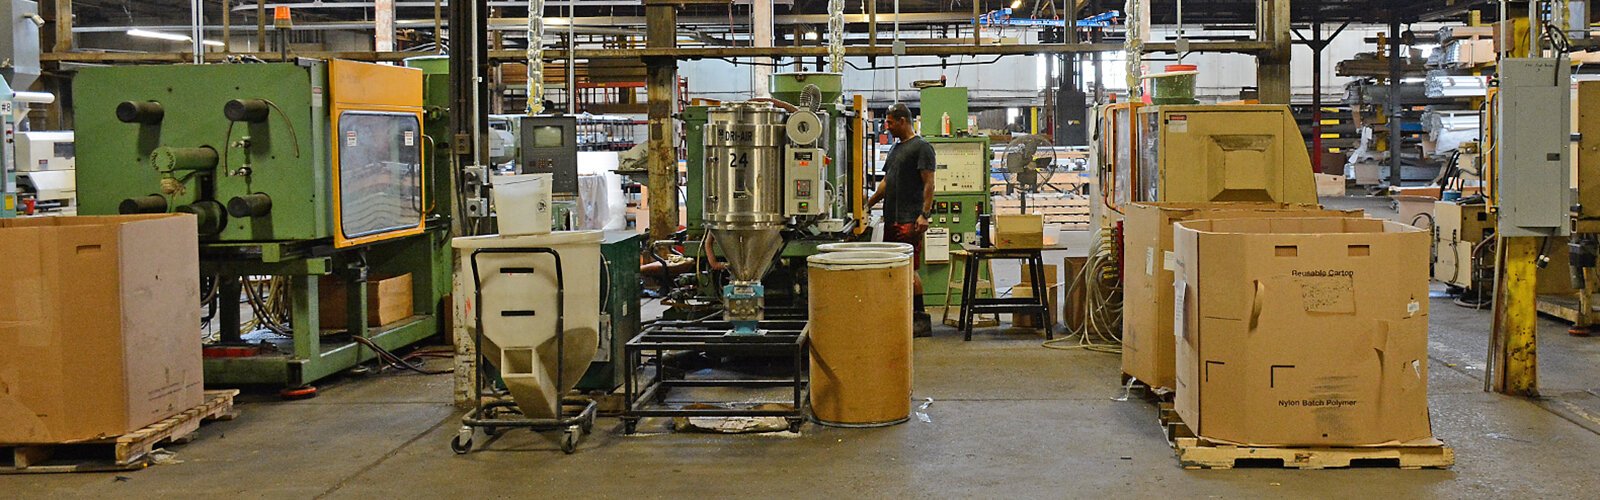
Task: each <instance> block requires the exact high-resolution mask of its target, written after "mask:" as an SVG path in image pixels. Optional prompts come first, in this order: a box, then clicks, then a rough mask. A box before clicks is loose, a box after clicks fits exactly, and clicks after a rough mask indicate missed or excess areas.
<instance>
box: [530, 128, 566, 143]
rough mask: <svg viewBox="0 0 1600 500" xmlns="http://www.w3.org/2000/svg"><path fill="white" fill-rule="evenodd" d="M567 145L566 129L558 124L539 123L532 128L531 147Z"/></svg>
mask: <svg viewBox="0 0 1600 500" xmlns="http://www.w3.org/2000/svg"><path fill="white" fill-rule="evenodd" d="M566 145H567V134H566V130H564V128H563V127H562V126H560V125H541V126H537V127H534V128H533V147H536V148H559V147H563V146H566Z"/></svg>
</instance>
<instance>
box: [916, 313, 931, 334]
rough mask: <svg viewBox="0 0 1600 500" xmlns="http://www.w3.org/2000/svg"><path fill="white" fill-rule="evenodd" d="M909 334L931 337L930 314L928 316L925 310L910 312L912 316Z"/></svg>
mask: <svg viewBox="0 0 1600 500" xmlns="http://www.w3.org/2000/svg"><path fill="white" fill-rule="evenodd" d="M911 336H912V337H932V336H933V317H932V316H928V313H925V312H916V313H912V316H911Z"/></svg>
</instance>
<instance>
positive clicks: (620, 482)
mask: <svg viewBox="0 0 1600 500" xmlns="http://www.w3.org/2000/svg"><path fill="white" fill-rule="evenodd" d="M1380 203H1381V202H1378V201H1375V200H1373V201H1368V200H1361V199H1350V200H1341V201H1340V202H1339V203H1338V204H1340V205H1341V206H1368V207H1369V208H1374V209H1375V210H1374V213H1376V214H1379V215H1382V211H1381V205H1380ZM1330 204H1332V203H1330ZM1001 282H1002V284H1004V278H1001ZM1430 306H1431V313H1430V316H1431V322H1432V325H1433V330H1432V339H1431V342H1430V346H1431V351H1432V353H1431V356H1430V360H1431V365H1430V366H1431V368H1432V369H1431V370H1430V389H1431V396H1430V400H1431V402H1432V415H1433V427H1434V432H1435V433H1436V435H1437V436H1438V437H1439V438H1440V439H1442V440H1444V441H1445V442H1446V443H1448V444H1449V445H1451V446H1453V447H1454V448H1455V449H1456V455H1457V465H1456V467H1455V468H1453V469H1451V470H1421V471H1402V470H1395V469H1378V468H1371V469H1348V470H1327V471H1293V470H1280V469H1236V470H1226V471H1224V470H1214V471H1189V470H1184V469H1182V468H1180V467H1179V466H1178V464H1177V461H1176V460H1175V459H1174V458H1173V454H1172V451H1171V450H1170V449H1169V448H1167V446H1166V443H1165V441H1164V440H1163V438H1162V435H1161V433H1160V431H1159V430H1158V429H1157V427H1156V425H1155V414H1156V412H1155V408H1154V406H1153V405H1152V404H1150V403H1148V402H1145V401H1142V400H1138V399H1137V398H1135V399H1134V400H1131V401H1114V400H1113V399H1112V398H1113V397H1115V396H1119V395H1121V392H1122V391H1121V389H1120V388H1119V387H1118V384H1117V378H1118V374H1119V371H1120V370H1119V368H1118V358H1117V356H1115V355H1111V354H1099V353H1093V352H1084V351H1059V350H1049V349H1043V348H1040V347H1039V340H1040V338H1038V337H1037V336H1036V335H1033V334H1031V333H1025V332H1021V331H1018V332H1004V331H1000V330H988V331H980V333H979V334H978V335H976V336H975V338H974V339H973V342H970V343H964V342H962V341H961V340H960V337H959V336H957V335H956V334H955V332H954V331H953V330H952V329H949V328H944V327H940V328H939V329H938V330H936V333H935V337H933V338H927V339H918V340H917V341H916V345H915V349H916V374H917V381H916V390H915V395H916V397H917V398H918V399H919V400H921V399H923V398H933V400H934V403H933V404H932V405H931V406H930V407H929V408H928V409H927V410H925V412H926V413H927V414H928V415H929V417H930V420H931V422H922V421H918V420H916V419H913V420H912V421H911V422H909V423H906V424H902V425H899V426H895V427H889V428H880V429H834V428H824V427H818V426H815V425H809V424H808V425H807V426H806V427H805V428H804V429H803V430H802V432H801V433H800V435H799V436H793V435H789V436H781V435H747V436H712V435H704V434H686V433H671V432H669V431H666V430H665V425H663V424H662V423H660V422H655V423H651V422H650V421H647V422H645V423H644V424H641V434H640V435H635V436H623V435H621V434H620V433H619V430H618V429H619V427H620V424H618V423H617V421H616V420H614V419H602V420H601V421H600V422H599V424H598V427H597V429H596V432H595V434H594V435H592V436H591V437H590V438H589V439H588V440H587V441H586V442H584V443H583V445H582V446H581V448H580V450H579V452H578V453H577V454H575V455H570V456H569V455H563V454H562V453H561V452H560V451H558V449H557V446H556V445H555V443H554V442H553V441H551V440H550V439H548V438H545V437H541V436H537V435H534V434H531V433H528V432H526V431H516V432H511V433H508V434H507V435H505V436H503V437H502V438H501V439H499V440H497V441H495V442H493V443H490V444H489V445H488V446H487V449H484V450H482V451H478V452H476V453H473V454H470V455H465V456H456V455H454V454H453V453H451V451H450V450H449V447H448V446H447V443H448V441H449V440H450V438H451V436H453V435H454V433H455V428H456V425H457V420H456V419H457V417H458V416H459V415H460V410H458V409H456V408H454V407H452V406H451V405H450V404H449V403H448V401H449V399H450V383H451V379H450V377H449V376H448V375H439V376H420V375H385V376H375V377H369V378H364V379H356V378H350V379H343V380H340V381H337V382H335V383H332V384H329V385H325V386H324V387H323V391H322V394H321V396H319V397H318V398H316V399H312V400H308V401H298V402H280V401H277V400H275V399H273V398H269V397H265V396H256V397H251V398H247V400H246V402H245V403H244V404H242V405H240V409H241V411H242V414H241V415H240V418H239V419H237V420H234V421H231V422H218V423H212V424H207V425H206V426H204V427H203V428H202V429H201V430H200V433H199V437H198V439H196V440H195V441H194V442H192V443H190V444H187V445H183V446H176V447H173V448H172V450H173V451H175V452H176V453H177V457H178V458H179V459H180V460H182V461H183V463H180V464H175V465H164V466H156V467H152V468H149V469H146V470H142V471H135V472H127V473H119V474H72V475H47V476H0V492H4V496H8V497H21V498H32V497H58V496H73V497H77V496H85V497H87V496H96V497H106V496H111V495H117V496H135V497H157V496H182V497H252V498H254V497H270V498H279V497H286V498H304V497H337V498H370V497H377V496H385V495H388V496H394V497H397V498H398V497H446V496H460V497H468V498H476V497H502V496H504V497H509V496H519V497H530V496H531V497H539V498H543V497H556V496H558V495H560V496H577V497H602V498H613V497H615V498H621V497H641V496H642V497H735V496H737V497H748V496H763V497H810V498H826V497H829V496H837V497H846V498H860V497H890V496H910V495H929V496H938V497H950V498H961V497H988V498H995V497H1026V498H1040V497H1045V498H1079V497H1097V498H1098V497H1119V498H1121V497H1132V498H1151V497H1161V496H1169V495H1181V496H1183V497H1200V496H1219V497H1241V496H1295V497H1352V498H1354V497H1364V496H1370V495H1371V494H1372V493H1374V492H1378V491H1382V492H1383V493H1384V495H1386V496H1392V497H1396V498H1413V497H1451V498H1456V497H1468V496H1491V497H1504V496H1512V495H1518V496H1527V497H1577V496H1580V495H1581V496H1587V494H1585V493H1584V492H1586V491H1589V492H1590V493H1588V494H1593V493H1592V491H1593V490H1594V489H1595V488H1596V485H1597V484H1600V481H1597V480H1595V479H1593V477H1594V476H1591V474H1593V469H1594V467H1593V459H1594V457H1596V456H1600V435H1597V433H1600V417H1597V415H1600V396H1596V392H1595V389H1596V388H1597V387H1600V374H1597V373H1596V372H1595V371H1594V370H1593V366H1594V360H1596V359H1600V338H1595V339H1588V338H1574V337H1570V336H1568V335H1567V334H1566V333H1565V326H1564V325H1561V324H1558V323H1556V322H1552V321H1546V322H1544V323H1543V324H1542V328H1543V329H1542V330H1541V333H1543V335H1542V336H1541V346H1540V347H1541V349H1540V361H1541V367H1542V370H1541V378H1542V380H1541V382H1542V386H1543V388H1544V392H1545V394H1546V395H1548V397H1547V398H1546V399H1543V400H1538V401H1530V400H1526V399H1519V398H1512V397H1505V396H1500V395H1497V394H1491V393H1485V392H1483V391H1482V375H1483V372H1482V360H1483V358H1484V353H1485V350H1486V345H1487V331H1488V327H1487V324H1488V321H1489V316H1488V314H1487V312H1484V311H1474V310H1469V309H1464V308H1461V307H1457V306H1455V305H1452V304H1451V303H1450V301H1449V299H1447V298H1444V297H1435V298H1434V299H1433V300H1432V302H1431V304H1430Z"/></svg>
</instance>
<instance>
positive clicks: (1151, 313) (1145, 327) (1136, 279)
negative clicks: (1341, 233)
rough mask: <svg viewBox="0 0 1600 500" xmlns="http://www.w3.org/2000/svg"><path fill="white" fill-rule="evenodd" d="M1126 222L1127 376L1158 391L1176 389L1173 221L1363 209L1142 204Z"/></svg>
mask: <svg viewBox="0 0 1600 500" xmlns="http://www.w3.org/2000/svg"><path fill="white" fill-rule="evenodd" d="M1126 210H1127V216H1126V217H1127V218H1126V219H1124V221H1123V223H1122V229H1123V237H1122V238H1123V249H1124V255H1125V256H1126V259H1127V264H1126V265H1125V266H1124V267H1123V270H1124V273H1123V278H1122V279H1123V287H1122V294H1123V300H1122V331H1123V333H1122V372H1123V373H1124V374H1127V375H1132V376H1133V377H1134V378H1137V379H1139V380H1140V381H1141V382H1144V383H1145V384H1146V385H1148V386H1150V388H1151V389H1154V390H1155V391H1157V392H1167V391H1171V390H1172V388H1173V383H1174V381H1173V370H1174V367H1175V366H1176V364H1175V361H1174V357H1173V356H1174V355H1173V353H1174V349H1175V348H1174V347H1173V337H1172V331H1173V330H1172V314H1173V305H1172V304H1173V298H1172V278H1173V276H1172V270H1171V269H1169V268H1170V267H1171V264H1170V263H1171V261H1172V257H1171V253H1172V231H1173V227H1172V226H1173V223H1175V222H1179V221H1185V220H1197V219H1235V218H1247V217H1248V218H1261V217H1361V211H1360V210H1348V211H1346V210H1323V209H1321V208H1320V207H1317V206H1316V205H1298V204H1285V203H1243V202H1234V203H1227V202H1213V203H1136V204H1132V205H1129V207H1128V208H1127V209H1126Z"/></svg>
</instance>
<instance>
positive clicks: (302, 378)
mask: <svg viewBox="0 0 1600 500" xmlns="http://www.w3.org/2000/svg"><path fill="white" fill-rule="evenodd" d="M201 252H202V258H201V272H202V274H204V275H208V276H216V277H217V279H218V285H217V286H218V296H219V301H218V303H219V305H221V304H229V303H238V300H237V298H235V297H238V296H239V293H240V288H239V286H240V285H239V284H238V283H239V279H242V278H243V277H247V276H276V277H283V278H287V279H288V283H289V285H288V292H287V294H286V297H287V299H288V300H289V303H290V305H289V309H290V314H289V325H290V327H291V329H292V330H293V332H294V334H293V335H291V336H289V337H288V338H284V337H281V336H277V335H271V336H270V337H266V338H261V337H260V336H259V335H257V334H254V333H251V332H240V333H238V334H237V335H239V337H241V339H240V340H237V341H236V340H232V339H230V338H229V337H231V336H232V335H235V333H233V332H230V331H226V329H224V332H222V336H223V338H224V339H225V341H224V342H221V343H217V344H208V345H207V347H210V348H216V347H221V348H227V347H238V346H248V347H251V348H254V349H259V350H261V351H262V352H259V353H254V354H252V355H244V356H232V355H227V354H221V355H219V353H218V352H217V351H223V352H226V349H215V350H211V351H209V352H208V355H207V357H206V359H205V362H204V369H205V383H206V385H208V386H244V385H257V386H274V387H298V386H302V385H306V384H310V383H312V382H315V381H317V380H320V379H323V378H325V377H327V376H329V375H333V374H336V373H339V372H341V371H344V370H348V369H350V368H354V367H356V366H357V365H360V364H361V363H364V362H367V361H371V360H373V359H376V358H377V357H378V355H377V352H375V351H373V350H372V349H371V348H369V347H367V346H365V345H363V344H360V343H357V342H355V341H354V340H351V338H350V337H352V336H360V337H362V338H365V339H366V340H368V341H370V342H372V343H373V344H375V345H377V346H378V347H381V348H383V349H384V350H390V351H392V350H397V349H401V348H403V347H406V346H409V345H413V344H416V343H418V342H420V341H422V340H424V339H427V338H429V337H433V336H435V335H437V334H438V333H439V332H440V331H441V328H442V325H441V318H443V317H444V316H443V315H442V314H444V313H445V312H446V311H447V309H444V308H445V307H447V306H446V305H445V304H446V302H445V295H446V293H447V292H448V287H449V286H450V272H449V269H450V267H449V265H448V264H449V262H450V260H449V259H450V251H449V238H448V236H447V233H446V232H445V230H444V228H443V227H434V228H430V229H429V230H428V231H427V232H426V233H424V234H421V235H417V236H413V237H408V238H401V239H399V240H395V241H390V242H384V243H379V244H375V245H371V246H369V247H365V248H363V249H361V250H359V251H343V252H338V253H334V254H332V255H328V256H314V255H313V254H314V253H316V251H315V250H314V248H313V247H307V246H305V245H304V244H302V243H283V244H279V243H261V244H248V243H240V244H207V245H202V249H201ZM357 263H360V264H361V265H363V266H364V267H365V269H366V272H367V274H368V275H369V276H374V277H377V276H397V275H400V274H407V273H409V274H411V283H412V315H411V316H410V317H407V318H404V319H402V320H399V321H396V322H394V323H391V324H388V325H382V326H374V327H367V326H363V327H359V328H348V329H346V330H345V331H340V332H332V331H324V330H323V329H322V328H321V325H320V317H321V316H320V315H321V311H320V310H319V308H320V300H319V298H320V285H319V283H318V281H319V278H320V277H321V276H323V275H335V276H339V277H341V278H343V279H344V280H345V289H346V290H347V291H349V293H346V294H345V296H346V302H345V308H346V311H348V316H347V317H346V324H348V325H368V324H369V318H368V309H367V301H368V294H367V287H366V286H365V285H364V284H359V283H360V280H359V279H358V278H357V277H358V276H360V273H359V272H356V271H353V269H355V268H357V267H358V266H355V264H357ZM239 314H240V313H239V311H238V308H232V310H230V308H227V307H219V309H218V321H220V322H221V323H220V324H222V325H229V324H233V325H237V324H239ZM306 332H317V333H316V334H307V333H306ZM273 351H276V352H273Z"/></svg>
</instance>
